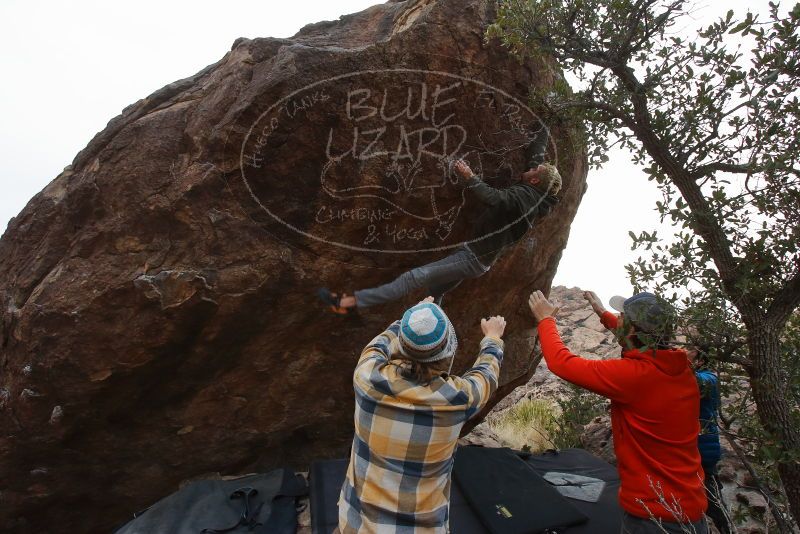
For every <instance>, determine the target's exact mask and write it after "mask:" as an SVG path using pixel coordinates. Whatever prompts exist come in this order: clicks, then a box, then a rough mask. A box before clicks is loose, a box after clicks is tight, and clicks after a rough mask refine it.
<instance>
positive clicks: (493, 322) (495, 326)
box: [481, 315, 506, 337]
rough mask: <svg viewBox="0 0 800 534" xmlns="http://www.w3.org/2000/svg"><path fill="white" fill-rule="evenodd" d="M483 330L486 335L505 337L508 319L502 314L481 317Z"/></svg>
mask: <svg viewBox="0 0 800 534" xmlns="http://www.w3.org/2000/svg"><path fill="white" fill-rule="evenodd" d="M481 331H483V335H484V336H492V337H503V333H504V332H505V331H506V320H505V318H504V317H503V316H501V315H495V316H494V317H489V318H488V319H481Z"/></svg>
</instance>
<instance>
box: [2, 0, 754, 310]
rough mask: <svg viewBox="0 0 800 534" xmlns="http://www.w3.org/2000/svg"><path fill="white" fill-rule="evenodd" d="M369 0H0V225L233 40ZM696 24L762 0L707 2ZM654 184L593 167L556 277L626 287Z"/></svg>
mask: <svg viewBox="0 0 800 534" xmlns="http://www.w3.org/2000/svg"><path fill="white" fill-rule="evenodd" d="M375 3H376V2H375V1H374V0H336V1H330V0H292V1H290V2H267V1H264V0H259V1H251V0H229V1H227V2H219V1H215V2H210V1H205V0H201V1H198V0H192V1H188V0H171V1H168V2H165V1H163V0H159V1H153V0H143V1H137V2H121V1H117V2H108V1H107V0H106V1H99V0H98V1H90V0H75V1H70V2H57V1H55V0H53V1H50V2H45V1H40V0H24V1H23V0H0V72H1V73H2V83H0V162H2V173H0V232H2V231H4V230H5V228H6V225H7V223H8V221H9V219H10V218H11V217H13V216H15V215H16V214H17V213H19V211H20V210H22V208H23V207H24V206H25V204H26V203H27V201H28V200H29V199H30V198H31V197H32V196H33V195H34V194H36V193H37V192H38V191H40V190H41V189H42V188H43V187H44V186H45V185H47V183H49V182H50V181H51V180H52V179H53V178H55V176H57V175H58V174H59V173H60V172H61V170H62V169H63V168H64V167H65V166H66V165H69V164H70V163H71V162H72V159H73V158H74V157H75V154H77V152H78V151H79V150H81V149H82V148H84V147H85V146H86V144H87V143H88V142H89V140H90V139H91V138H92V137H93V136H94V134H95V133H97V132H98V131H100V130H102V129H103V128H104V127H105V125H106V124H107V122H108V121H109V120H110V119H112V118H113V117H115V116H116V115H118V114H119V113H120V111H121V110H122V109H123V108H124V107H125V106H127V105H128V104H131V103H133V102H135V101H136V100H138V99H140V98H143V97H145V96H147V95H149V94H150V93H152V92H153V91H155V90H156V89H159V88H161V87H163V86H164V85H166V84H168V83H170V82H172V81H174V80H178V79H180V78H184V77H186V76H189V75H191V74H194V73H195V72H197V71H198V70H200V69H202V68H203V67H205V66H206V65H209V64H211V63H213V62H215V61H217V60H218V59H219V58H221V57H222V56H223V55H224V54H225V53H226V52H227V51H228V50H229V49H230V46H231V43H233V41H234V40H235V39H236V38H237V37H250V38H253V37H267V36H273V37H289V36H291V35H293V34H294V33H296V32H297V30H298V29H300V28H301V27H302V26H303V25H305V24H308V23H311V22H317V21H320V20H333V19H337V18H338V17H339V16H340V15H343V14H346V13H352V12H356V11H360V10H362V9H364V8H366V7H368V6H370V5H373V4H375ZM705 4H706V7H701V8H700V9H699V10H698V11H697V12H696V15H695V18H696V20H697V23H696V24H690V27H699V26H701V25H702V24H706V23H708V22H709V21H710V20H712V19H713V18H714V17H716V16H720V15H722V14H724V12H725V11H727V10H728V9H731V8H732V9H735V10H737V12H741V13H744V11H745V9H746V8H747V7H750V8H751V9H752V10H754V11H756V12H763V13H766V9H767V1H766V0H751V1H749V2H746V1H744V0H727V1H725V2H721V1H718V0H713V1H711V0H708V1H707V2H705ZM658 198H660V197H659V194H658V191H657V189H656V188H655V185H653V184H651V183H649V182H647V181H646V179H645V178H644V175H643V173H642V172H641V171H639V170H638V169H636V168H635V167H634V166H633V165H632V164H631V163H629V161H628V156H627V155H626V154H625V153H622V152H616V153H614V154H612V158H611V161H610V162H609V163H608V164H607V165H606V167H605V168H604V169H603V170H601V171H592V172H591V173H590V174H589V190H588V192H587V193H586V195H585V197H584V200H583V203H582V204H581V207H580V209H579V211H578V215H577V218H576V219H575V222H574V224H573V225H572V230H571V233H570V239H569V245H568V246H567V249H566V251H565V253H564V256H563V259H562V260H561V264H560V266H559V271H558V274H557V275H556V279H555V283H556V284H561V285H567V286H579V287H582V288H584V289H594V290H595V291H597V292H598V293H599V294H600V296H601V297H602V298H603V299H604V300H606V301H607V300H608V298H609V297H610V296H611V295H613V294H622V295H627V294H629V293H630V292H631V287H630V284H629V282H628V280H627V276H626V274H625V269H624V265H625V263H627V262H630V261H632V260H634V259H635V258H636V257H637V256H638V254H636V253H634V252H631V250H630V238H629V237H628V231H629V230H633V231H634V232H638V231H641V230H649V229H651V228H654V227H656V226H657V225H658V217H657V216H656V214H655V212H654V211H653V208H654V205H655V201H656V200H657V199H658Z"/></svg>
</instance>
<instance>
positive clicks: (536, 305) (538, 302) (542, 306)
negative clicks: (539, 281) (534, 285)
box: [528, 291, 558, 321]
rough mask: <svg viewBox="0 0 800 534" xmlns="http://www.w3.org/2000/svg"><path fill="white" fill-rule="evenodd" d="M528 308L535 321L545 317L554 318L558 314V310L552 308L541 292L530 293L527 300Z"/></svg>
mask: <svg viewBox="0 0 800 534" xmlns="http://www.w3.org/2000/svg"><path fill="white" fill-rule="evenodd" d="M528 306H529V307H530V309H531V313H532V314H533V316H534V317H535V318H536V320H537V321H541V320H542V319H545V318H546V317H555V316H556V314H557V313H558V308H557V307H555V306H553V305H552V304H551V303H550V301H549V300H547V299H546V298H545V296H544V294H543V293H542V292H541V291H534V292H533V293H531V296H530V297H529V298H528Z"/></svg>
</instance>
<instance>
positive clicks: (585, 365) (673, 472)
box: [528, 291, 708, 534]
mask: <svg viewBox="0 0 800 534" xmlns="http://www.w3.org/2000/svg"><path fill="white" fill-rule="evenodd" d="M584 296H585V298H586V300H588V301H589V303H590V304H591V306H592V309H593V310H594V311H595V313H597V315H598V316H599V317H600V320H601V322H602V323H603V325H604V326H605V327H606V328H608V329H610V330H612V331H614V332H615V334H616V336H617V339H618V341H619V343H620V345H621V346H622V358H621V359H613V360H590V359H586V358H582V357H580V356H577V355H575V354H572V353H571V352H570V351H569V349H568V348H567V347H566V346H565V345H564V343H563V342H562V341H561V337H560V336H559V334H558V329H557V328H556V321H555V318H554V315H555V307H554V306H553V305H552V304H551V303H550V302H549V301H548V300H547V299H546V298H545V297H544V295H542V293H541V291H535V292H534V293H532V294H531V296H530V299H529V301H528V304H529V306H530V309H531V312H532V313H533V316H534V317H535V318H536V320H537V321H538V323H539V324H538V330H539V341H540V343H541V347H542V354H543V356H544V359H545V361H546V362H547V367H548V368H549V369H550V371H552V372H553V373H555V374H556V375H557V376H559V377H561V378H563V379H564V380H567V381H568V382H572V383H573V384H576V385H578V386H580V387H583V388H586V389H588V390H589V391H593V392H595V393H597V394H599V395H602V396H604V397H607V398H609V399H611V430H612V435H613V438H614V451H615V453H616V455H617V469H618V470H619V477H620V490H619V501H620V505H621V507H622V509H623V512H624V513H623V521H622V525H623V526H622V532H623V533H634V532H635V533H641V534H645V533H650V532H652V533H663V532H667V533H672V532H675V533H679V532H693V533H696V534H706V533H707V532H708V525H707V523H706V520H705V518H704V515H703V514H704V513H705V511H706V507H707V501H706V492H705V489H704V487H703V478H704V477H703V469H702V467H701V465H700V453H699V451H698V448H697V435H698V434H699V432H700V422H699V420H698V413H699V412H700V393H699V391H698V388H697V382H696V381H695V376H694V373H693V372H692V369H691V367H690V366H689V359H688V357H687V353H686V351H685V350H682V349H676V348H673V347H672V346H671V345H670V343H671V338H672V332H673V328H674V320H675V312H674V310H673V308H672V306H671V305H670V304H669V303H667V302H666V301H664V300H663V299H660V298H659V297H657V296H656V295H653V294H652V293H639V294H637V295H634V296H632V297H630V298H628V299H625V298H623V297H614V298H612V299H611V305H612V307H614V308H615V309H617V310H618V311H621V312H622V313H621V314H620V315H619V316H617V315H614V314H613V313H611V312H608V311H606V310H605V308H604V307H603V305H602V304H601V302H600V299H599V298H597V295H595V294H594V293H592V292H586V293H585V295H584Z"/></svg>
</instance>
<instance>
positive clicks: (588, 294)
mask: <svg viewBox="0 0 800 534" xmlns="http://www.w3.org/2000/svg"><path fill="white" fill-rule="evenodd" d="M583 298H585V299H586V301H587V302H588V303H589V305H590V306H591V307H592V309H593V310H594V312H595V313H596V314H597V315H603V314H604V313H605V312H606V309H605V307H604V306H603V303H602V302H601V301H600V297H598V296H597V293H595V292H594V291H584V292H583Z"/></svg>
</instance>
